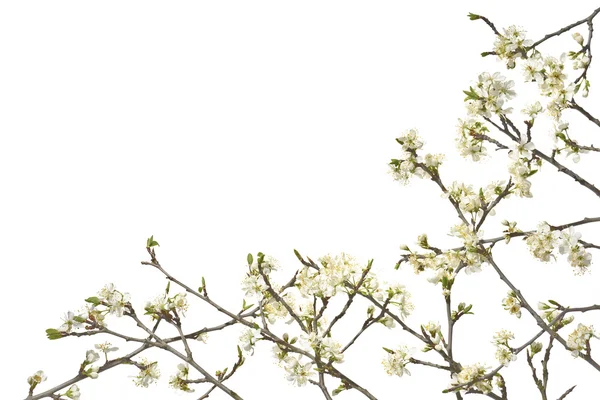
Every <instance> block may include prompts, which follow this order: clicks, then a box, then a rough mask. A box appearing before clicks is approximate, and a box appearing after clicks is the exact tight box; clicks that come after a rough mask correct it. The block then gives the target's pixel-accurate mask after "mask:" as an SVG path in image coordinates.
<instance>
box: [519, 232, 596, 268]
mask: <svg viewBox="0 0 600 400" xmlns="http://www.w3.org/2000/svg"><path fill="white" fill-rule="evenodd" d="M580 239H581V234H580V233H579V232H575V230H574V228H573V227H572V226H571V227H569V228H567V229H563V230H562V231H561V232H560V233H558V232H556V231H555V230H552V228H551V227H550V225H548V224H547V223H546V222H541V223H540V224H539V225H538V229H537V231H536V232H534V233H532V234H530V235H529V236H527V239H526V243H527V245H528V246H529V249H530V251H531V253H532V254H533V255H534V256H535V257H536V258H538V259H540V260H542V261H545V262H547V261H549V260H550V257H554V255H553V254H552V252H553V251H554V249H555V248H556V246H558V250H559V253H560V254H567V260H568V261H569V264H570V265H571V266H572V267H573V268H574V269H575V273H576V274H583V273H585V272H586V271H587V270H588V267H589V266H590V265H591V263H592V255H591V254H590V253H589V252H587V251H586V250H585V248H584V247H583V245H582V244H581V243H580Z"/></svg>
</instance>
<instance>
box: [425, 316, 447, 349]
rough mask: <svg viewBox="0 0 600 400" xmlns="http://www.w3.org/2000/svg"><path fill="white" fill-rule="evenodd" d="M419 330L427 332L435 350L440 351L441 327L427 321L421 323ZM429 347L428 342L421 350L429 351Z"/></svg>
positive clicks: (441, 340) (442, 337)
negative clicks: (423, 323)
mask: <svg viewBox="0 0 600 400" xmlns="http://www.w3.org/2000/svg"><path fill="white" fill-rule="evenodd" d="M421 330H422V331H424V332H425V333H426V334H427V336H429V339H430V340H431V342H432V343H433V348H434V349H436V350H437V351H441V350H442V349H443V340H444V336H443V335H442V327H441V326H440V324H438V323H436V322H433V321H429V322H428V323H427V324H425V325H421ZM431 349H432V347H431V345H429V344H428V345H426V346H425V348H424V349H423V351H429V350H431Z"/></svg>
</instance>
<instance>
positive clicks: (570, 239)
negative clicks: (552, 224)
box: [558, 226, 592, 274]
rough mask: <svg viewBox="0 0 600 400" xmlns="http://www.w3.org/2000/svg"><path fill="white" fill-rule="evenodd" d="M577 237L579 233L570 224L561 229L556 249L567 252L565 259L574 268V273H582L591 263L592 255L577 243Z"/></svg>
mask: <svg viewBox="0 0 600 400" xmlns="http://www.w3.org/2000/svg"><path fill="white" fill-rule="evenodd" d="M579 239H581V233H579V232H575V229H574V228H573V227H572V226H571V227H569V228H568V229H565V230H563V231H562V232H561V233H560V243H559V245H558V251H559V252H560V254H568V256H567V260H568V261H569V263H570V264H571V266H572V267H573V268H575V271H576V273H578V274H583V273H584V272H586V271H587V269H588V267H589V266H590V264H591V263H592V255H591V254H590V253H589V252H587V251H586V250H585V248H584V247H583V246H582V245H580V244H579Z"/></svg>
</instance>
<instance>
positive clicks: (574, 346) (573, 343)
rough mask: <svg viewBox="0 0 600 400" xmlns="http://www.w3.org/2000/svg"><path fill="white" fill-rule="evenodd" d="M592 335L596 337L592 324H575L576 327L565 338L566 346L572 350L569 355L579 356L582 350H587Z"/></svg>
mask: <svg viewBox="0 0 600 400" xmlns="http://www.w3.org/2000/svg"><path fill="white" fill-rule="evenodd" d="M592 337H595V338H598V335H597V334H596V331H594V327H593V326H591V325H590V326H586V325H583V324H579V325H577V329H575V330H574V331H573V332H572V333H571V334H570V335H569V338H568V339H567V347H568V348H569V349H571V350H572V351H571V355H572V356H573V357H579V356H580V355H581V352H582V351H585V352H587V351H588V346H589V344H590V339H591V338H592Z"/></svg>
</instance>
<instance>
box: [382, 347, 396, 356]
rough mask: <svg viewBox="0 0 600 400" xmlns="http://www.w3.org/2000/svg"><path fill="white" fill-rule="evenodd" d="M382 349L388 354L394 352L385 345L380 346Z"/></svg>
mask: <svg viewBox="0 0 600 400" xmlns="http://www.w3.org/2000/svg"><path fill="white" fill-rule="evenodd" d="M382 349H384V350H385V351H387V352H388V353H390V354H394V353H395V351H394V350H391V349H388V348H387V347H382Z"/></svg>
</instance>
